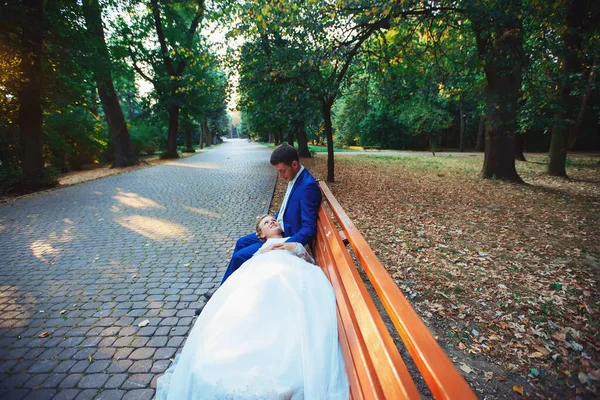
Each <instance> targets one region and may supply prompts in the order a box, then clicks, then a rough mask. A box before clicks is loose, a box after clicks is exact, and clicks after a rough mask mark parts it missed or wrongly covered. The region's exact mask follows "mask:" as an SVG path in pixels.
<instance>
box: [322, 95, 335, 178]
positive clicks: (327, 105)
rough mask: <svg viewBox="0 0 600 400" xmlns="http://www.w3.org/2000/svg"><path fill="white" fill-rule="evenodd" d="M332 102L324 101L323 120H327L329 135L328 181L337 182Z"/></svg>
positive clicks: (326, 132) (326, 127) (326, 126)
mask: <svg viewBox="0 0 600 400" xmlns="http://www.w3.org/2000/svg"><path fill="white" fill-rule="evenodd" d="M332 105H333V104H332V102H328V101H322V102H321V107H322V109H323V120H324V121H325V134H326V135H327V182H335V174H334V172H335V165H334V157H333V125H332V124H331V106H332Z"/></svg>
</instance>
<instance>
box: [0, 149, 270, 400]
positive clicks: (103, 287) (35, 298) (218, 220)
mask: <svg viewBox="0 0 600 400" xmlns="http://www.w3.org/2000/svg"><path fill="white" fill-rule="evenodd" d="M269 155H270V151H269V149H266V148H264V147H262V146H260V145H257V144H253V143H248V142H247V141H245V140H235V139H234V140H228V141H226V142H225V143H224V144H222V145H220V146H217V147H216V148H213V149H210V150H208V151H207V152H204V153H202V154H198V155H196V156H193V157H189V158H185V159H181V160H175V161H172V162H169V163H167V164H161V165H159V166H155V167H151V168H146V169H142V170H137V171H134V172H130V173H126V174H122V175H117V176H111V177H108V178H104V179H99V180H96V181H91V182H86V183H83V184H79V185H75V186H70V187H66V188H62V189H58V190H52V191H48V192H45V193H40V194H37V195H33V196H31V197H28V198H22V199H19V200H16V201H13V202H10V203H6V204H0V398H2V399H6V400H8V399H77V400H81V399H127V400H131V399H150V398H152V397H153V396H154V388H155V387H156V379H157V378H158V376H160V375H161V374H162V373H163V372H164V371H165V369H166V368H167V367H168V365H169V364H170V359H172V358H173V357H174V355H175V354H176V352H177V351H178V350H179V349H181V347H182V345H183V342H184V339H185V337H186V335H187V334H188V331H189V329H190V328H191V326H192V324H193V323H194V320H195V317H194V312H195V310H196V309H197V308H198V307H200V306H202V305H203V304H204V302H205V301H206V298H207V297H206V296H209V295H210V294H211V293H212V292H213V291H214V290H215V289H216V287H217V286H218V284H219V282H220V278H221V276H222V275H223V273H224V271H225V269H226V266H227V262H228V259H229V255H230V254H231V250H232V248H233V246H234V244H235V240H236V238H238V237H239V236H241V235H243V234H246V233H248V232H250V231H251V230H252V228H253V225H254V221H255V219H256V216H258V215H260V214H262V213H263V211H264V209H265V207H266V206H267V202H268V201H269V200H270V196H271V193H272V190H273V184H274V179H275V173H274V171H273V169H272V167H271V166H270V164H269V161H268V160H269ZM146 320H147V325H145V323H146V322H145V321H146ZM46 332H47V333H46ZM44 336H45V337H44Z"/></svg>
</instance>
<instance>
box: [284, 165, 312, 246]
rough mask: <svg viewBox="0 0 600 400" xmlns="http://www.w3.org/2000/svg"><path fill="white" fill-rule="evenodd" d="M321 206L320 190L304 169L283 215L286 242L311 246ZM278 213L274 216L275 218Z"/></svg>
mask: <svg viewBox="0 0 600 400" xmlns="http://www.w3.org/2000/svg"><path fill="white" fill-rule="evenodd" d="M320 204H321V189H320V188H319V184H318V183H317V181H316V180H315V178H313V176H312V175H311V174H310V172H308V170H307V169H306V168H305V169H304V171H302V173H301V174H300V175H299V176H298V179H297V180H296V182H295V183H294V187H293V188H292V192H291V193H290V196H289V198H288V203H287V205H286V206H285V212H284V214H283V225H284V228H285V232H284V234H285V236H289V239H288V240H287V242H299V243H302V244H303V245H307V244H311V243H312V239H313V238H314V237H315V236H316V234H317V214H318V212H319V205H320ZM278 215H279V212H277V214H275V218H277V216H278Z"/></svg>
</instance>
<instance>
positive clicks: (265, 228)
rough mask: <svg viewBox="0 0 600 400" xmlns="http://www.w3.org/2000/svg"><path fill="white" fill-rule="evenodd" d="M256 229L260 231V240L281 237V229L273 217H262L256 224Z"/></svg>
mask: <svg viewBox="0 0 600 400" xmlns="http://www.w3.org/2000/svg"><path fill="white" fill-rule="evenodd" d="M258 228H259V229H260V235H259V236H260V237H261V238H262V239H269V238H272V237H274V236H277V235H281V233H282V231H281V227H280V226H279V223H278V222H277V220H276V219H275V217H273V216H271V215H269V216H268V217H264V218H263V219H262V220H261V221H260V222H259V224H258Z"/></svg>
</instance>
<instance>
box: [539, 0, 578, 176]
mask: <svg viewBox="0 0 600 400" xmlns="http://www.w3.org/2000/svg"><path fill="white" fill-rule="evenodd" d="M585 10H586V7H585V0H571V1H569V2H568V3H567V9H566V10H565V11H566V16H565V19H566V21H565V22H566V29H565V30H564V33H563V34H562V40H563V57H562V63H561V64H562V68H561V74H560V75H561V82H560V84H559V88H560V89H559V90H560V100H561V103H562V104H561V105H562V110H560V111H559V112H557V113H556V116H555V118H554V128H553V129H552V136H551V138H550V154H549V160H548V174H549V175H554V176H564V177H566V176H567V170H566V165H565V164H566V161H567V150H568V148H569V130H570V129H572V128H573V126H572V125H571V123H570V122H569V120H570V121H574V120H576V118H577V115H576V110H575V109H576V107H575V98H574V96H571V92H572V91H573V89H574V86H575V85H574V82H573V78H572V76H573V75H575V74H577V73H578V72H581V63H580V61H579V51H580V50H581V45H582V38H581V35H580V31H581V28H582V25H583V19H584V17H585Z"/></svg>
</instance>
